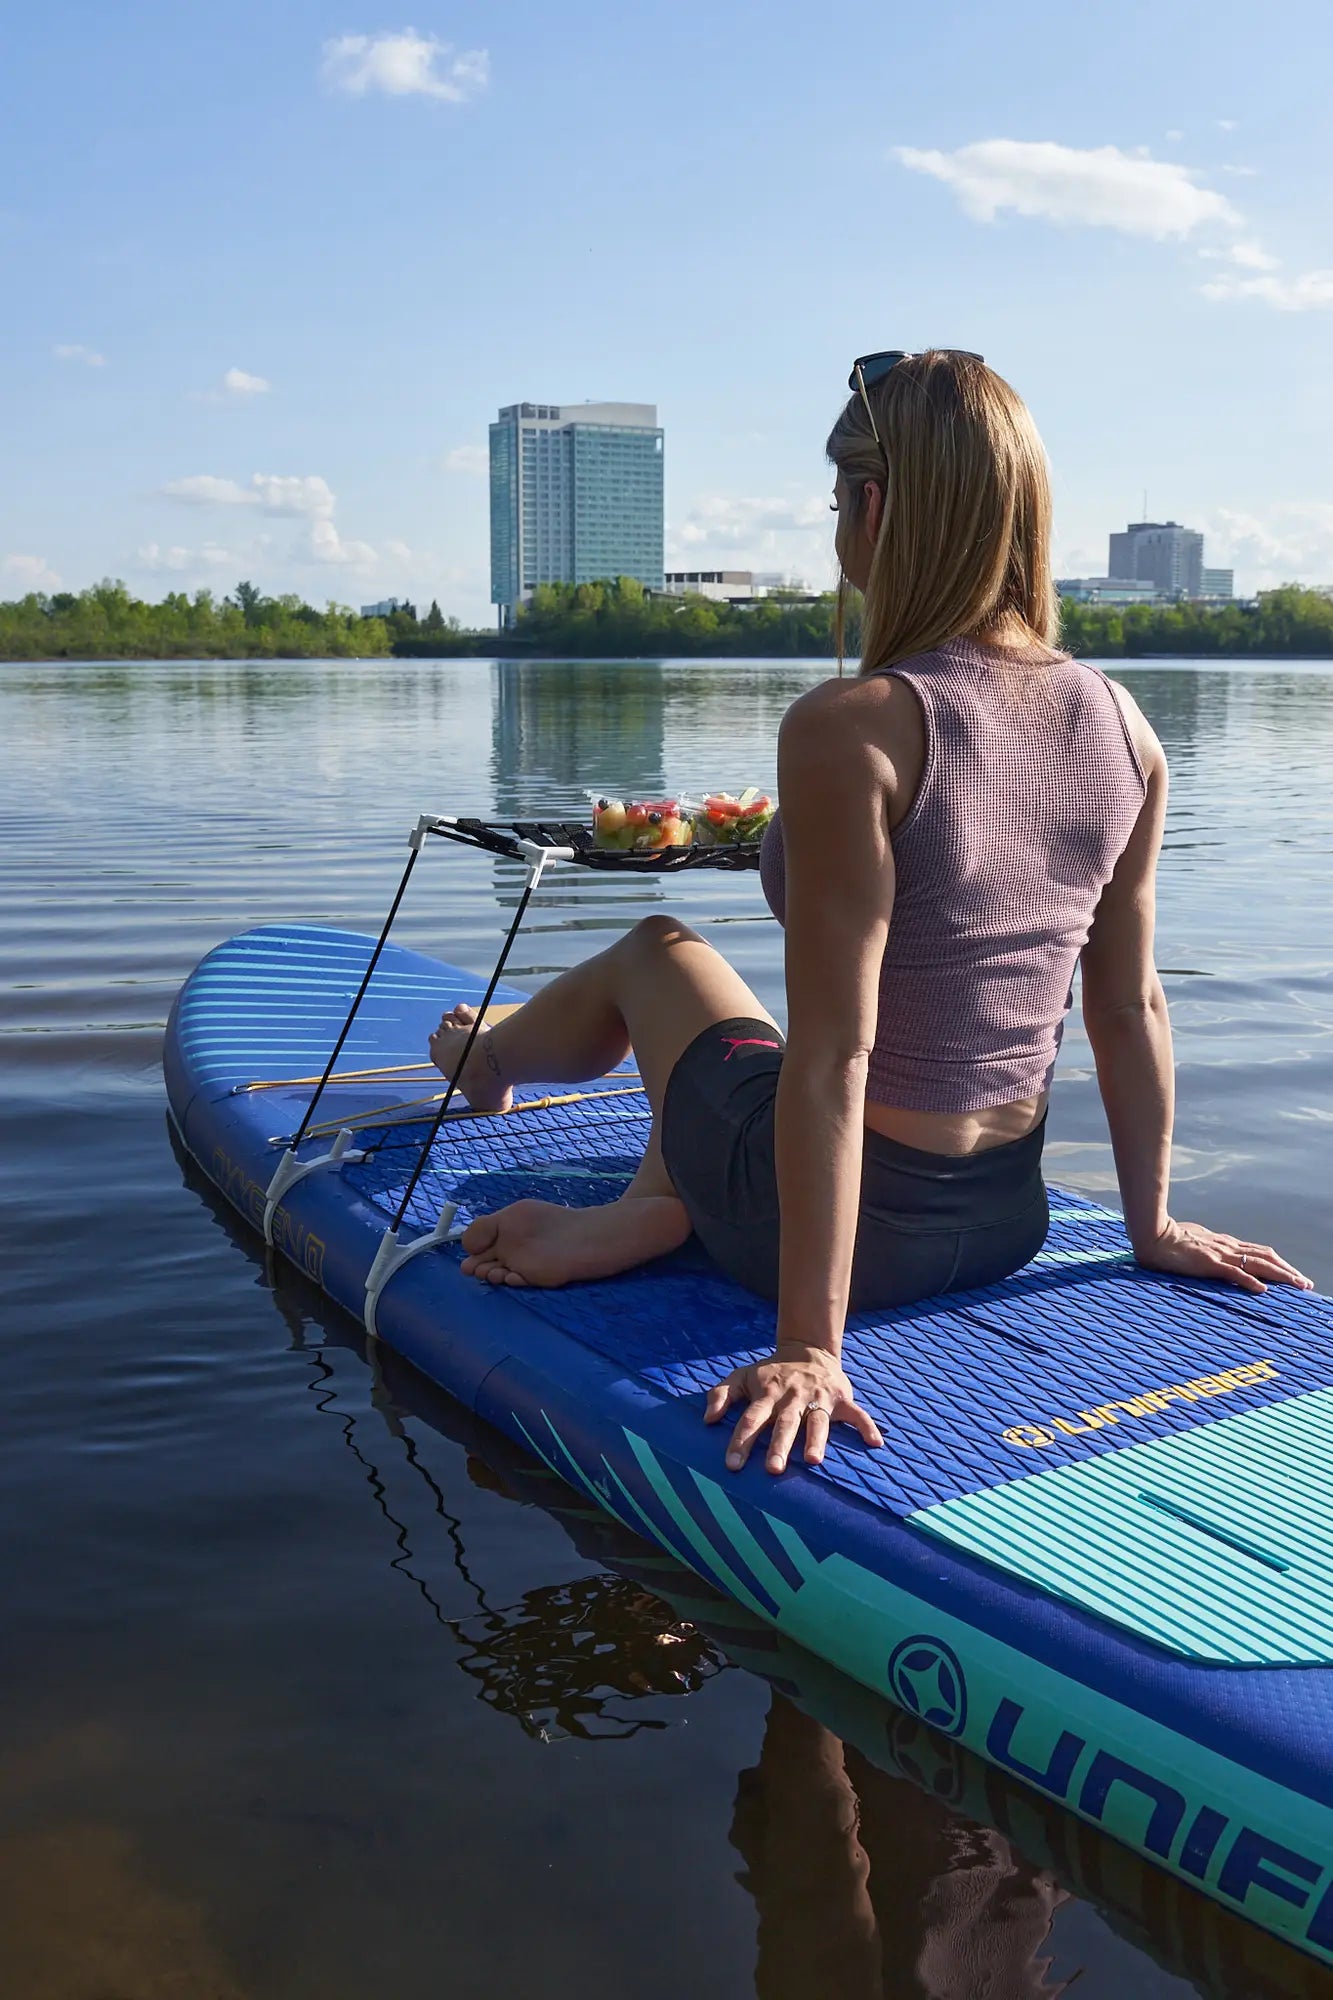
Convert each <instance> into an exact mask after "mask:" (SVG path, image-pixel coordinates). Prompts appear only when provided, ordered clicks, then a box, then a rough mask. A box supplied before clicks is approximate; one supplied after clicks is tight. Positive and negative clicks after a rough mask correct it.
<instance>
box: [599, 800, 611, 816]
mask: <svg viewBox="0 0 1333 2000" xmlns="http://www.w3.org/2000/svg"><path fill="white" fill-rule="evenodd" d="M610 803H611V801H610V799H598V801H597V810H598V812H599V813H604V812H605V811H606V809H607V807H608V806H609V805H610Z"/></svg>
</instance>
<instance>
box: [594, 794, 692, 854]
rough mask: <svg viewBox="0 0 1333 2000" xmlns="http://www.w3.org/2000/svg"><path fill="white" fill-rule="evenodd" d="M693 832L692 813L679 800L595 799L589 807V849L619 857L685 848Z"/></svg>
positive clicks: (683, 802)
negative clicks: (616, 852) (614, 852)
mask: <svg viewBox="0 0 1333 2000" xmlns="http://www.w3.org/2000/svg"><path fill="white" fill-rule="evenodd" d="M694 829H695V819H694V810H693V808H692V807H690V806H689V805H688V804H687V803H686V801H685V800H683V799H679V798H674V799H612V798H599V799H598V800H597V801H596V803H595V805H594V806H593V812H592V838H593V846H594V847H600V848H604V849H608V850H613V851H615V850H618V851H619V852H620V853H622V854H657V853H659V852H660V851H661V850H662V849H663V848H667V847H688V846H689V845H690V843H691V841H692V840H693V839H694Z"/></svg>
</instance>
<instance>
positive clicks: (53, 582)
mask: <svg viewBox="0 0 1333 2000" xmlns="http://www.w3.org/2000/svg"><path fill="white" fill-rule="evenodd" d="M0 575H3V576H6V577H12V578H13V580H14V582H15V583H16V584H18V585H19V587H20V589H21V591H22V593H23V595H24V596H25V597H26V596H27V594H28V592H29V591H30V590H59V588H60V577H59V574H58V572H57V571H55V570H53V569H52V567H51V565H50V563H49V562H47V561H46V559H45V557H43V556H18V555H14V556H6V557H5V559H4V561H3V562H0Z"/></svg>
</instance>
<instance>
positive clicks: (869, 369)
mask: <svg viewBox="0 0 1333 2000" xmlns="http://www.w3.org/2000/svg"><path fill="white" fill-rule="evenodd" d="M928 351H929V352H930V353H931V354H952V355H955V356H956V357H957V359H958V360H960V361H984V360H985V358H986V357H985V355H984V354H974V353H973V352H972V350H971V348H970V347H932V348H930V349H929V350H928ZM916 358H917V357H916V355H915V354H909V353H908V352H907V351H906V349H905V348H901V347H891V348H887V349H886V350H885V351H884V353H882V354H858V356H857V357H856V360H855V361H853V363H852V372H851V374H850V375H849V376H848V377H847V387H848V388H849V389H855V390H856V392H857V394H858V395H859V396H860V398H861V401H862V402H863V403H864V404H865V410H866V415H867V416H868V417H869V419H870V430H871V434H872V436H873V437H874V440H875V443H876V444H877V445H879V448H880V450H881V451H883V449H884V445H883V442H882V441H881V438H880V435H879V425H878V424H877V423H876V422H875V412H874V411H873V410H872V409H871V407H870V397H869V395H868V394H867V391H868V390H870V389H873V388H874V387H875V385H876V383H877V382H882V381H883V380H884V377H885V376H886V375H887V374H889V373H890V372H891V370H893V369H894V368H896V367H897V366H898V363H899V362H900V361H915V360H916Z"/></svg>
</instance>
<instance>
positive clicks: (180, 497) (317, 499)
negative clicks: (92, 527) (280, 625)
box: [141, 472, 412, 571]
mask: <svg viewBox="0 0 1333 2000" xmlns="http://www.w3.org/2000/svg"><path fill="white" fill-rule="evenodd" d="M161 492H162V495H163V497H164V498H166V499H168V500H177V501H180V502H181V503H182V504H183V505H185V506H188V507H227V508H230V507H244V508H253V509H255V510H256V512H258V513H261V514H265V515H271V516H282V517H285V518H287V519H290V520H298V521H306V522H308V523H309V529H308V531H307V533H306V534H305V535H304V536H303V537H302V538H301V539H300V540H299V541H298V542H297V544H296V545H295V547H294V548H293V549H292V550H291V552H290V554H289V557H288V560H289V561H291V562H298V563H311V562H314V563H334V564H338V565H341V566H343V567H345V568H348V569H356V570H361V571H370V570H373V569H374V568H376V566H377V565H378V564H379V561H380V557H379V554H378V552H377V551H376V550H375V549H373V548H372V547H371V545H370V543H369V542H359V541H354V540H352V539H350V538H348V537H344V536H343V535H342V533H341V532H340V531H339V529H338V526H337V524H336V522H335V521H334V518H333V517H334V513H335V511H336V509H337V505H338V497H337V495H336V494H335V493H334V491H333V489H332V487H331V486H330V485H329V483H328V481H327V479H322V478H321V477H320V476H319V474H318V473H313V472H306V473H278V472H255V473H252V474H251V475H250V480H249V483H248V484H247V485H242V484H241V482H240V481H239V480H238V479H224V478H219V477H218V475H217V474H215V473H211V472H196V473H192V474H190V475H189V476H188V477H187V478H185V479H172V480H169V481H168V482H167V484H166V485H165V486H164V487H162V489H161ZM207 546H214V547H215V546H216V544H213V545H207ZM149 548H151V549H156V550H157V560H158V562H159V563H160V564H162V565H163V566H165V567H182V568H183V567H186V566H187V564H186V563H185V561H184V560H182V562H181V563H180V564H179V565H177V564H173V563H171V562H169V561H167V559H166V558H167V556H169V555H170V554H171V553H173V552H172V551H170V550H168V551H167V552H166V555H165V556H164V554H163V551H161V550H160V549H158V545H157V544H156V543H150V544H149ZM388 552H389V554H390V555H391V556H392V557H393V559H394V560H395V561H396V562H398V563H400V564H401V563H404V562H407V561H409V560H410V559H411V556H412V551H411V550H410V549H409V548H408V547H407V545H406V543H404V542H391V543H389V544H388ZM141 553H142V551H141ZM179 553H180V554H181V556H182V558H184V557H193V556H197V555H198V553H199V552H198V551H191V550H183V551H180V552H179ZM223 553H224V554H225V555H226V559H227V561H228V562H231V561H234V560H238V559H240V558H238V557H237V554H236V552H235V551H230V552H228V551H224V552H223ZM219 559H220V558H219Z"/></svg>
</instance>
